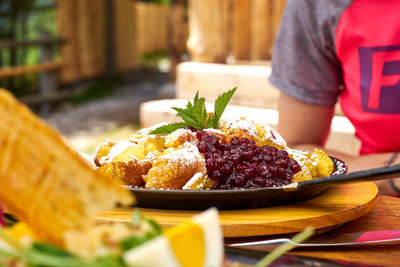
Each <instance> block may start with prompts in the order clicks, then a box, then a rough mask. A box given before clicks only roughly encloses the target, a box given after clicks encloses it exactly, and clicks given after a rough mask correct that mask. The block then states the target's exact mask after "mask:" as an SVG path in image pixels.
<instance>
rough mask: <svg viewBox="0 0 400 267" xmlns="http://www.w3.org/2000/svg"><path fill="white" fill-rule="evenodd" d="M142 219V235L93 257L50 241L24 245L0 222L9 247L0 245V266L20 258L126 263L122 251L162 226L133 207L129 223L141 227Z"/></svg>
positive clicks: (58, 264) (74, 266) (52, 264)
mask: <svg viewBox="0 0 400 267" xmlns="http://www.w3.org/2000/svg"><path fill="white" fill-rule="evenodd" d="M142 223H147V224H148V225H149V226H150V228H149V229H148V230H147V231H146V232H144V233H143V234H142V235H132V236H131V237H127V238H125V239H122V240H120V248H121V253H120V254H116V255H114V254H105V255H102V256H98V257H96V258H94V259H82V258H79V257H77V256H76V255H73V254H71V253H69V252H68V251H65V250H63V249H60V248H58V247H55V246H53V245H51V244H45V243H38V242H34V243H33V244H32V245H31V246H30V247H25V246H23V245H22V244H21V243H20V242H19V241H18V240H16V239H14V238H13V237H12V236H11V235H10V234H9V233H8V232H7V231H6V230H5V228H3V227H1V226H0V242H3V243H5V244H7V245H8V246H9V247H10V249H3V248H1V247H0V266H3V265H5V264H8V263H10V262H22V263H25V264H26V265H27V266H30V267H82V266H85V267H126V266H127V265H126V264H125V262H124V261H123V259H122V255H123V253H124V252H126V251H128V250H130V249H132V248H135V247H137V246H140V245H142V244H144V243H146V242H148V241H149V240H151V239H153V238H156V237H157V236H159V235H161V227H160V226H159V225H158V224H157V223H156V222H155V221H154V220H152V219H149V218H146V217H144V216H143V215H142V214H140V212H138V211H135V213H134V215H133V217H132V222H131V226H132V227H140V226H141V224H142Z"/></svg>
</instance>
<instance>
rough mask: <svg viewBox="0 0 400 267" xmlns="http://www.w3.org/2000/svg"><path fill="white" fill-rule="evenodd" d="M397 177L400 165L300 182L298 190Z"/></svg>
mask: <svg viewBox="0 0 400 267" xmlns="http://www.w3.org/2000/svg"><path fill="white" fill-rule="evenodd" d="M395 177H400V164H396V165H393V166H387V167H382V168H375V169H370V170H365V171H357V172H351V173H346V174H341V175H336V176H328V177H325V178H319V179H313V180H308V181H304V182H299V184H298V188H301V187H308V186H315V185H317V184H324V185H329V184H344V183H352V182H365V181H377V180H383V179H390V178H395Z"/></svg>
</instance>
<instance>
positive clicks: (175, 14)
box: [168, 0, 188, 81]
mask: <svg viewBox="0 0 400 267" xmlns="http://www.w3.org/2000/svg"><path fill="white" fill-rule="evenodd" d="M185 2H186V1H185V0H172V3H171V8H170V10H169V14H168V53H169V60H170V62H171V68H170V71H169V78H170V80H171V81H175V78H176V66H177V65H178V63H179V62H180V61H181V57H182V55H183V54H184V53H185V51H186V42H187V34H188V29H187V22H186V9H185Z"/></svg>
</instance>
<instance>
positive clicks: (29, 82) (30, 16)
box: [0, 0, 57, 96]
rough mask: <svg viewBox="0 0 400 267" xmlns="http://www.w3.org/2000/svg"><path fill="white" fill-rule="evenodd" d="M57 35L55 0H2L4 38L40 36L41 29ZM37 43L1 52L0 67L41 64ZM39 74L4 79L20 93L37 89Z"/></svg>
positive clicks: (0, 35) (0, 24)
mask: <svg viewBox="0 0 400 267" xmlns="http://www.w3.org/2000/svg"><path fill="white" fill-rule="evenodd" d="M42 31H47V32H48V33H50V35H51V36H54V37H55V36H56V35H57V29H56V23H55V9H54V0H0V41H11V40H14V41H19V40H35V39H39V38H40V35H41V32H42ZM39 61H40V48H39V47H37V46H29V47H20V48H15V49H4V50H1V51H0V67H7V66H22V65H24V66H30V65H34V64H37V63H39ZM37 83H38V74H29V75H24V76H21V77H16V78H9V79H3V80H0V86H2V87H6V88H8V89H10V90H11V91H12V92H13V93H14V94H16V95H17V96H19V95H23V94H26V93H30V92H33V91H35V90H37Z"/></svg>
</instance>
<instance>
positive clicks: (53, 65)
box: [0, 60, 62, 79]
mask: <svg viewBox="0 0 400 267" xmlns="http://www.w3.org/2000/svg"><path fill="white" fill-rule="evenodd" d="M61 65H62V64H61V61H59V60H55V61H49V62H43V63H39V64H36V65H32V66H16V67H6V68H2V69H0V79H4V78H9V77H16V76H21V75H26V74H31V73H38V72H42V71H49V70H56V69H59V68H60V67H61Z"/></svg>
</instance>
